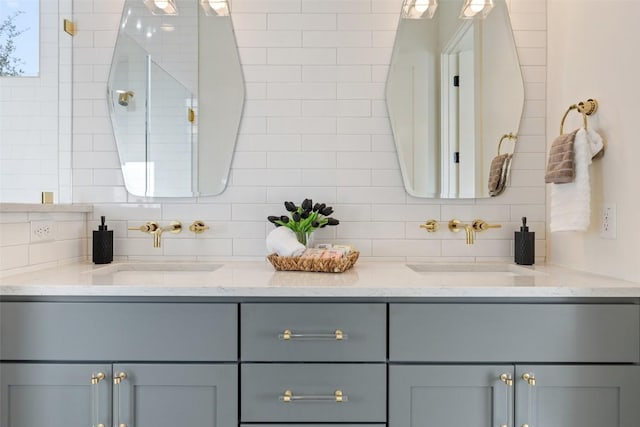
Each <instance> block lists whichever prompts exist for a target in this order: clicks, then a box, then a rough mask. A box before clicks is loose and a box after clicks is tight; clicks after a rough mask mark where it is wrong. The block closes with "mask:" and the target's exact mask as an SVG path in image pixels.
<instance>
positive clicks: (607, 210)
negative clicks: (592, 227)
mask: <svg viewBox="0 0 640 427" xmlns="http://www.w3.org/2000/svg"><path fill="white" fill-rule="evenodd" d="M616 234H617V230H616V205H604V206H603V207H602V223H601V225H600V237H601V238H603V239H615V238H616Z"/></svg>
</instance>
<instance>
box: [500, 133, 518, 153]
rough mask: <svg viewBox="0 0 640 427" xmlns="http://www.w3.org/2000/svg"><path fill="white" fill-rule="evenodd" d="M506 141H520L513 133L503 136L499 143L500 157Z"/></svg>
mask: <svg viewBox="0 0 640 427" xmlns="http://www.w3.org/2000/svg"><path fill="white" fill-rule="evenodd" d="M505 139H511V140H513V141H514V143H515V141H517V140H518V135H515V134H513V133H511V132H510V133H505V134H504V135H502V138H500V142H499V143H498V156H499V155H500V149H501V148H502V141H504V140H505Z"/></svg>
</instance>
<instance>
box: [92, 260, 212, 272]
mask: <svg viewBox="0 0 640 427" xmlns="http://www.w3.org/2000/svg"><path fill="white" fill-rule="evenodd" d="M222 266H223V264H210V263H199V262H189V263H187V262H125V263H114V264H111V265H109V266H107V267H103V268H99V269H96V270H95V271H94V274H95V273H104V274H113V273H118V272H125V271H126V272H140V273H145V274H149V273H172V272H174V273H180V274H186V273H207V272H212V271H216V270H217V269H219V268H220V267H222Z"/></svg>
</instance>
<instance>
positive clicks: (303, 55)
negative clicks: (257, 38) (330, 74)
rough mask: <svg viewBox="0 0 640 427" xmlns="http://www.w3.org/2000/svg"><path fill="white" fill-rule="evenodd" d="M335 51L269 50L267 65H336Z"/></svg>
mask: <svg viewBox="0 0 640 427" xmlns="http://www.w3.org/2000/svg"><path fill="white" fill-rule="evenodd" d="M336 56H337V55H336V50H335V49H328V48H277V47H273V48H269V49H268V51H267V63H268V64H276V65H283V64H286V65H332V64H336Z"/></svg>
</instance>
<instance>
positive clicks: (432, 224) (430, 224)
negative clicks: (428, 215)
mask: <svg viewBox="0 0 640 427" xmlns="http://www.w3.org/2000/svg"><path fill="white" fill-rule="evenodd" d="M420 228H424V229H425V230H427V232H429V233H435V232H436V231H438V230H440V224H438V221H436V220H435V219H430V220H428V221H427V222H425V223H424V224H422V225H420Z"/></svg>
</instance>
